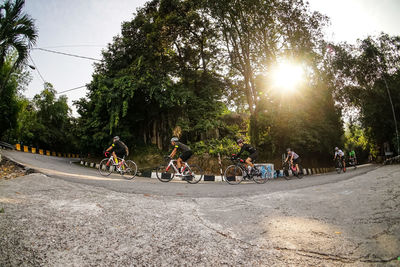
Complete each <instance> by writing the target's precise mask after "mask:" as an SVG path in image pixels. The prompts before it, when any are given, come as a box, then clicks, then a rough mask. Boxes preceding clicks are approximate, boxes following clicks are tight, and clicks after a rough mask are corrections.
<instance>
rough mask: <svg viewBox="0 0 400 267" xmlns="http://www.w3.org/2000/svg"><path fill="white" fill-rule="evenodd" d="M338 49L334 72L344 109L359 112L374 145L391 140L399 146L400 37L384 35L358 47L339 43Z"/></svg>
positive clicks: (338, 97)
mask: <svg viewBox="0 0 400 267" xmlns="http://www.w3.org/2000/svg"><path fill="white" fill-rule="evenodd" d="M335 51H336V54H335V57H334V58H333V66H334V68H333V69H332V71H333V72H335V75H334V77H335V78H336V79H335V83H336V87H335V88H336V90H335V93H336V98H337V100H338V101H340V102H341V103H342V106H343V107H344V108H352V109H356V110H357V111H358V118H357V119H358V120H359V121H360V123H361V126H362V128H363V129H367V130H366V131H365V132H364V133H365V135H366V136H367V137H368V141H369V142H370V144H369V145H370V146H371V147H374V146H380V147H382V144H383V143H384V142H390V143H391V145H392V148H395V149H396V148H397V138H396V129H395V119H394V114H395V115H396V122H397V124H398V125H399V122H400V121H399V115H400V90H399V89H398V88H399V86H400V53H399V51H400V37H398V36H395V37H390V36H388V35H386V34H382V35H380V36H379V37H378V38H375V39H373V38H372V37H369V38H366V39H364V40H360V41H359V43H358V45H357V46H350V45H346V44H344V45H342V46H337V47H336V48H335ZM390 98H391V100H392V101H390ZM392 104H393V106H392ZM392 107H393V108H392ZM393 113H394V114H393Z"/></svg>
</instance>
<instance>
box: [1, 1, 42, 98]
mask: <svg viewBox="0 0 400 267" xmlns="http://www.w3.org/2000/svg"><path fill="white" fill-rule="evenodd" d="M24 4H25V0H15V1H12V0H6V1H5V2H4V3H2V4H1V5H0V67H1V66H3V64H4V62H5V59H6V57H7V55H8V54H9V53H10V51H13V50H15V51H16V52H17V54H18V56H17V58H16V60H15V62H14V63H13V65H12V67H11V69H10V71H9V72H8V73H6V74H5V76H3V77H2V81H1V84H0V94H1V92H2V91H3V89H4V87H5V85H6V83H7V81H8V78H9V76H10V74H11V73H12V72H13V71H14V70H15V69H16V68H18V67H20V66H21V64H22V63H23V62H24V61H25V60H26V59H27V58H28V55H29V54H28V53H29V49H30V48H31V47H32V46H33V45H34V44H35V42H36V39H37V36H38V35H37V30H36V28H35V25H34V21H33V19H32V18H30V16H28V15H27V14H24V13H23V11H22V8H23V6H24Z"/></svg>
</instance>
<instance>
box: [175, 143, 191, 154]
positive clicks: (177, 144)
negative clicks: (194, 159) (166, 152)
mask: <svg viewBox="0 0 400 267" xmlns="http://www.w3.org/2000/svg"><path fill="white" fill-rule="evenodd" d="M174 148H177V149H180V150H181V151H182V153H184V152H186V151H190V147H188V146H187V145H185V144H182V143H181V142H175V145H174Z"/></svg>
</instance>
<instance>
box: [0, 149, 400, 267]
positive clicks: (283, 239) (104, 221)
mask: <svg viewBox="0 0 400 267" xmlns="http://www.w3.org/2000/svg"><path fill="white" fill-rule="evenodd" d="M3 155H4V156H7V157H9V158H13V159H14V160H16V161H18V162H20V163H23V164H25V165H27V166H30V167H34V168H36V169H38V170H40V171H41V172H42V173H43V174H41V173H34V174H30V175H27V176H24V177H19V178H15V179H10V180H4V179H3V180H0V233H1V235H0V266H7V267H8V266H399V265H400V261H399V259H398V257H399V256H400V213H399V211H400V166H399V165H393V166H384V167H382V166H377V165H367V166H363V167H360V168H358V169H357V170H352V169H350V170H349V171H348V172H347V173H345V174H340V175H338V174H334V173H331V174H325V175H315V176H307V177H304V178H303V179H302V180H297V179H294V180H290V181H286V180H283V179H276V180H273V181H269V182H267V183H266V184H264V185H258V184H253V183H247V184H240V185H238V186H232V185H228V184H226V183H224V182H222V183H214V182H208V183H202V184H196V185H190V184H187V183H185V182H170V183H161V182H159V181H158V180H156V179H149V178H140V177H139V178H137V179H135V180H133V181H126V180H122V179H120V178H119V176H117V175H116V176H112V177H110V178H103V177H101V176H100V175H99V174H97V171H96V170H93V169H89V168H83V167H81V166H79V165H74V164H72V163H70V160H69V159H62V158H54V157H47V156H40V155H32V154H28V153H22V152H11V151H3ZM44 174H45V175H44Z"/></svg>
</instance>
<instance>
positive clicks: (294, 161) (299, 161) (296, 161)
mask: <svg viewBox="0 0 400 267" xmlns="http://www.w3.org/2000/svg"><path fill="white" fill-rule="evenodd" d="M299 163H301V158H300V157H298V158H297V159H293V164H299Z"/></svg>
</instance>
